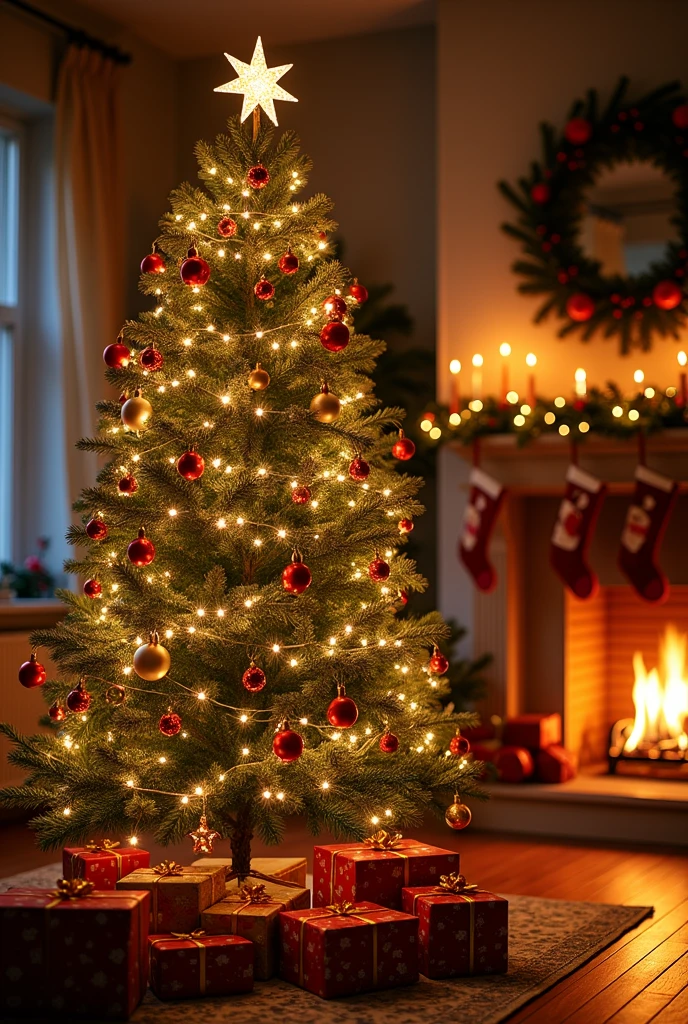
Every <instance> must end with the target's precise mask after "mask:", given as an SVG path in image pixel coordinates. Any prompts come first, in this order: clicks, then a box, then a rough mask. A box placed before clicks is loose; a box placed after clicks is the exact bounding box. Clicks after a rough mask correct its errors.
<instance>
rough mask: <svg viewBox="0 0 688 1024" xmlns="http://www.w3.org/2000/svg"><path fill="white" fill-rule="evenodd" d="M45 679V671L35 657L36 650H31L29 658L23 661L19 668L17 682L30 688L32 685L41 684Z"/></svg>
mask: <svg viewBox="0 0 688 1024" xmlns="http://www.w3.org/2000/svg"><path fill="white" fill-rule="evenodd" d="M45 680H46V671H45V669H44V667H43V666H42V665H41V663H40V661H38V659H37V658H36V652H35V651H33V653H32V654H31V657H30V658H29V660H28V661H25V662H24V664H23V665H22V666H21V668H20V669H19V682H20V683H21V684H22V686H25V687H26V688H27V690H32V689H33V687H34V686H42V685H43V683H44V682H45Z"/></svg>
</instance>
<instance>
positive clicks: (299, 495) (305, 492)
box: [291, 485, 311, 505]
mask: <svg viewBox="0 0 688 1024" xmlns="http://www.w3.org/2000/svg"><path fill="white" fill-rule="evenodd" d="M291 500H292V501H293V502H294V503H295V504H296V505H305V504H306V502H308V501H310V500H311V492H310V490H309V489H308V487H306V486H305V485H303V486H301V487H295V488H294V490H293V491H292V492H291Z"/></svg>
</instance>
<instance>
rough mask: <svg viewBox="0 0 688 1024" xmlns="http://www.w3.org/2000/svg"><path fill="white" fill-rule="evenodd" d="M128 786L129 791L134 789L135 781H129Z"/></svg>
mask: <svg viewBox="0 0 688 1024" xmlns="http://www.w3.org/2000/svg"><path fill="white" fill-rule="evenodd" d="M126 785H127V788H128V789H133V788H134V780H133V779H127V782H126Z"/></svg>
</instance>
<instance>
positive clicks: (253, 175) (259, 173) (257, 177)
mask: <svg viewBox="0 0 688 1024" xmlns="http://www.w3.org/2000/svg"><path fill="white" fill-rule="evenodd" d="M246 180H247V181H248V183H249V185H250V186H251V188H256V189H258V188H265V186H266V185H267V183H268V182H269V181H270V174H269V173H268V169H267V167H263V165H262V164H256V165H255V167H251V168H249V172H248V174H247V175H246Z"/></svg>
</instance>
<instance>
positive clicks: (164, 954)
mask: <svg viewBox="0 0 688 1024" xmlns="http://www.w3.org/2000/svg"><path fill="white" fill-rule="evenodd" d="M148 949H149V958H150V987H151V988H152V990H153V992H155V994H156V996H157V997H158V999H192V998H202V997H203V996H228V995H232V994H234V993H238V992H250V991H251V989H252V988H253V943H252V942H249V940H248V939H242V938H241V937H240V936H239V935H206V934H205V932H204V931H193V932H189V933H183V932H172V933H170V934H169V935H151V936H149V938H148Z"/></svg>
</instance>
